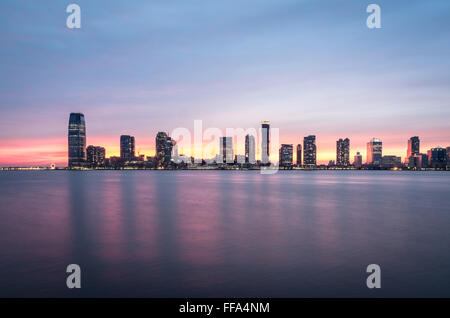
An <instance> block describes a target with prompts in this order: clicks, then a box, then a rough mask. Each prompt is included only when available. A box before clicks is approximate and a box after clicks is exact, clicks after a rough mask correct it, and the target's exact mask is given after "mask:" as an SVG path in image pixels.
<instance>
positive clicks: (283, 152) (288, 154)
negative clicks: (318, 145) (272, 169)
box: [279, 144, 294, 167]
mask: <svg viewBox="0 0 450 318" xmlns="http://www.w3.org/2000/svg"><path fill="white" fill-rule="evenodd" d="M279 155H280V157H279V166H280V167H292V164H293V162H294V147H293V145H291V144H290V145H288V144H282V145H281V147H280V154H279Z"/></svg>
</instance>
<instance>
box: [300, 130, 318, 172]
mask: <svg viewBox="0 0 450 318" xmlns="http://www.w3.org/2000/svg"><path fill="white" fill-rule="evenodd" d="M316 164H317V147H316V136H314V135H310V136H307V137H304V138H303V165H304V166H306V167H313V166H315V165H316Z"/></svg>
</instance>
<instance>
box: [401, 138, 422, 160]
mask: <svg viewBox="0 0 450 318" xmlns="http://www.w3.org/2000/svg"><path fill="white" fill-rule="evenodd" d="M418 153H420V140H419V137H417V136H414V137H411V138H409V140H408V150H407V152H406V159H405V160H406V162H408V161H409V158H410V157H411V156H413V155H415V154H418Z"/></svg>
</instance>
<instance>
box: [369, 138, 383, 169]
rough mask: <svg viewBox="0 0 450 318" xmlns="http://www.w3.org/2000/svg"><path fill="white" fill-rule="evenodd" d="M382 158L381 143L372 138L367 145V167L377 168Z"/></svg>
mask: <svg viewBox="0 0 450 318" xmlns="http://www.w3.org/2000/svg"><path fill="white" fill-rule="evenodd" d="M382 157H383V143H382V142H381V140H380V139H378V138H373V139H372V140H371V141H369V142H368V143H367V160H366V163H367V164H369V165H374V166H379V165H380V164H381V158H382Z"/></svg>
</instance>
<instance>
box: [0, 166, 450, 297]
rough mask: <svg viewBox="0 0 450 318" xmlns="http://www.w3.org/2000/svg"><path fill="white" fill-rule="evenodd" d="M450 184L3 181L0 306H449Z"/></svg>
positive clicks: (55, 175)
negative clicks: (331, 302)
mask: <svg viewBox="0 0 450 318" xmlns="http://www.w3.org/2000/svg"><path fill="white" fill-rule="evenodd" d="M449 185H450V173H448V172H404V171H402V172H393V171H386V172H382V171H310V172H306V171H280V172H279V173H277V174H275V175H260V174H259V173H258V172H257V171H86V172H77V171H73V172H71V171H17V172H0V286H1V288H0V296H2V297H22V296H33V297H51V296H53V297H54V296H56V297H91V296H94V297H97V296H101V297H104V296H113V297H115V296H121V297H128V296H137V297H316V296H322V297H355V296H356V297H374V296H375V297H378V296H379V297H382V296H383V297H386V296H387V297H403V296H411V297H450V252H449V251H450V205H449V203H450V200H449V197H450V187H449ZM72 263H75V264H79V265H80V266H81V270H82V288H81V289H79V290H69V289H68V288H67V287H66V277H67V275H68V274H66V266H67V265H68V264H72ZM372 263H375V264H379V265H380V266H381V282H382V283H381V285H382V288H381V289H379V290H369V289H368V288H367V287H366V277H367V275H368V274H367V273H366V267H367V265H368V264H372Z"/></svg>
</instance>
